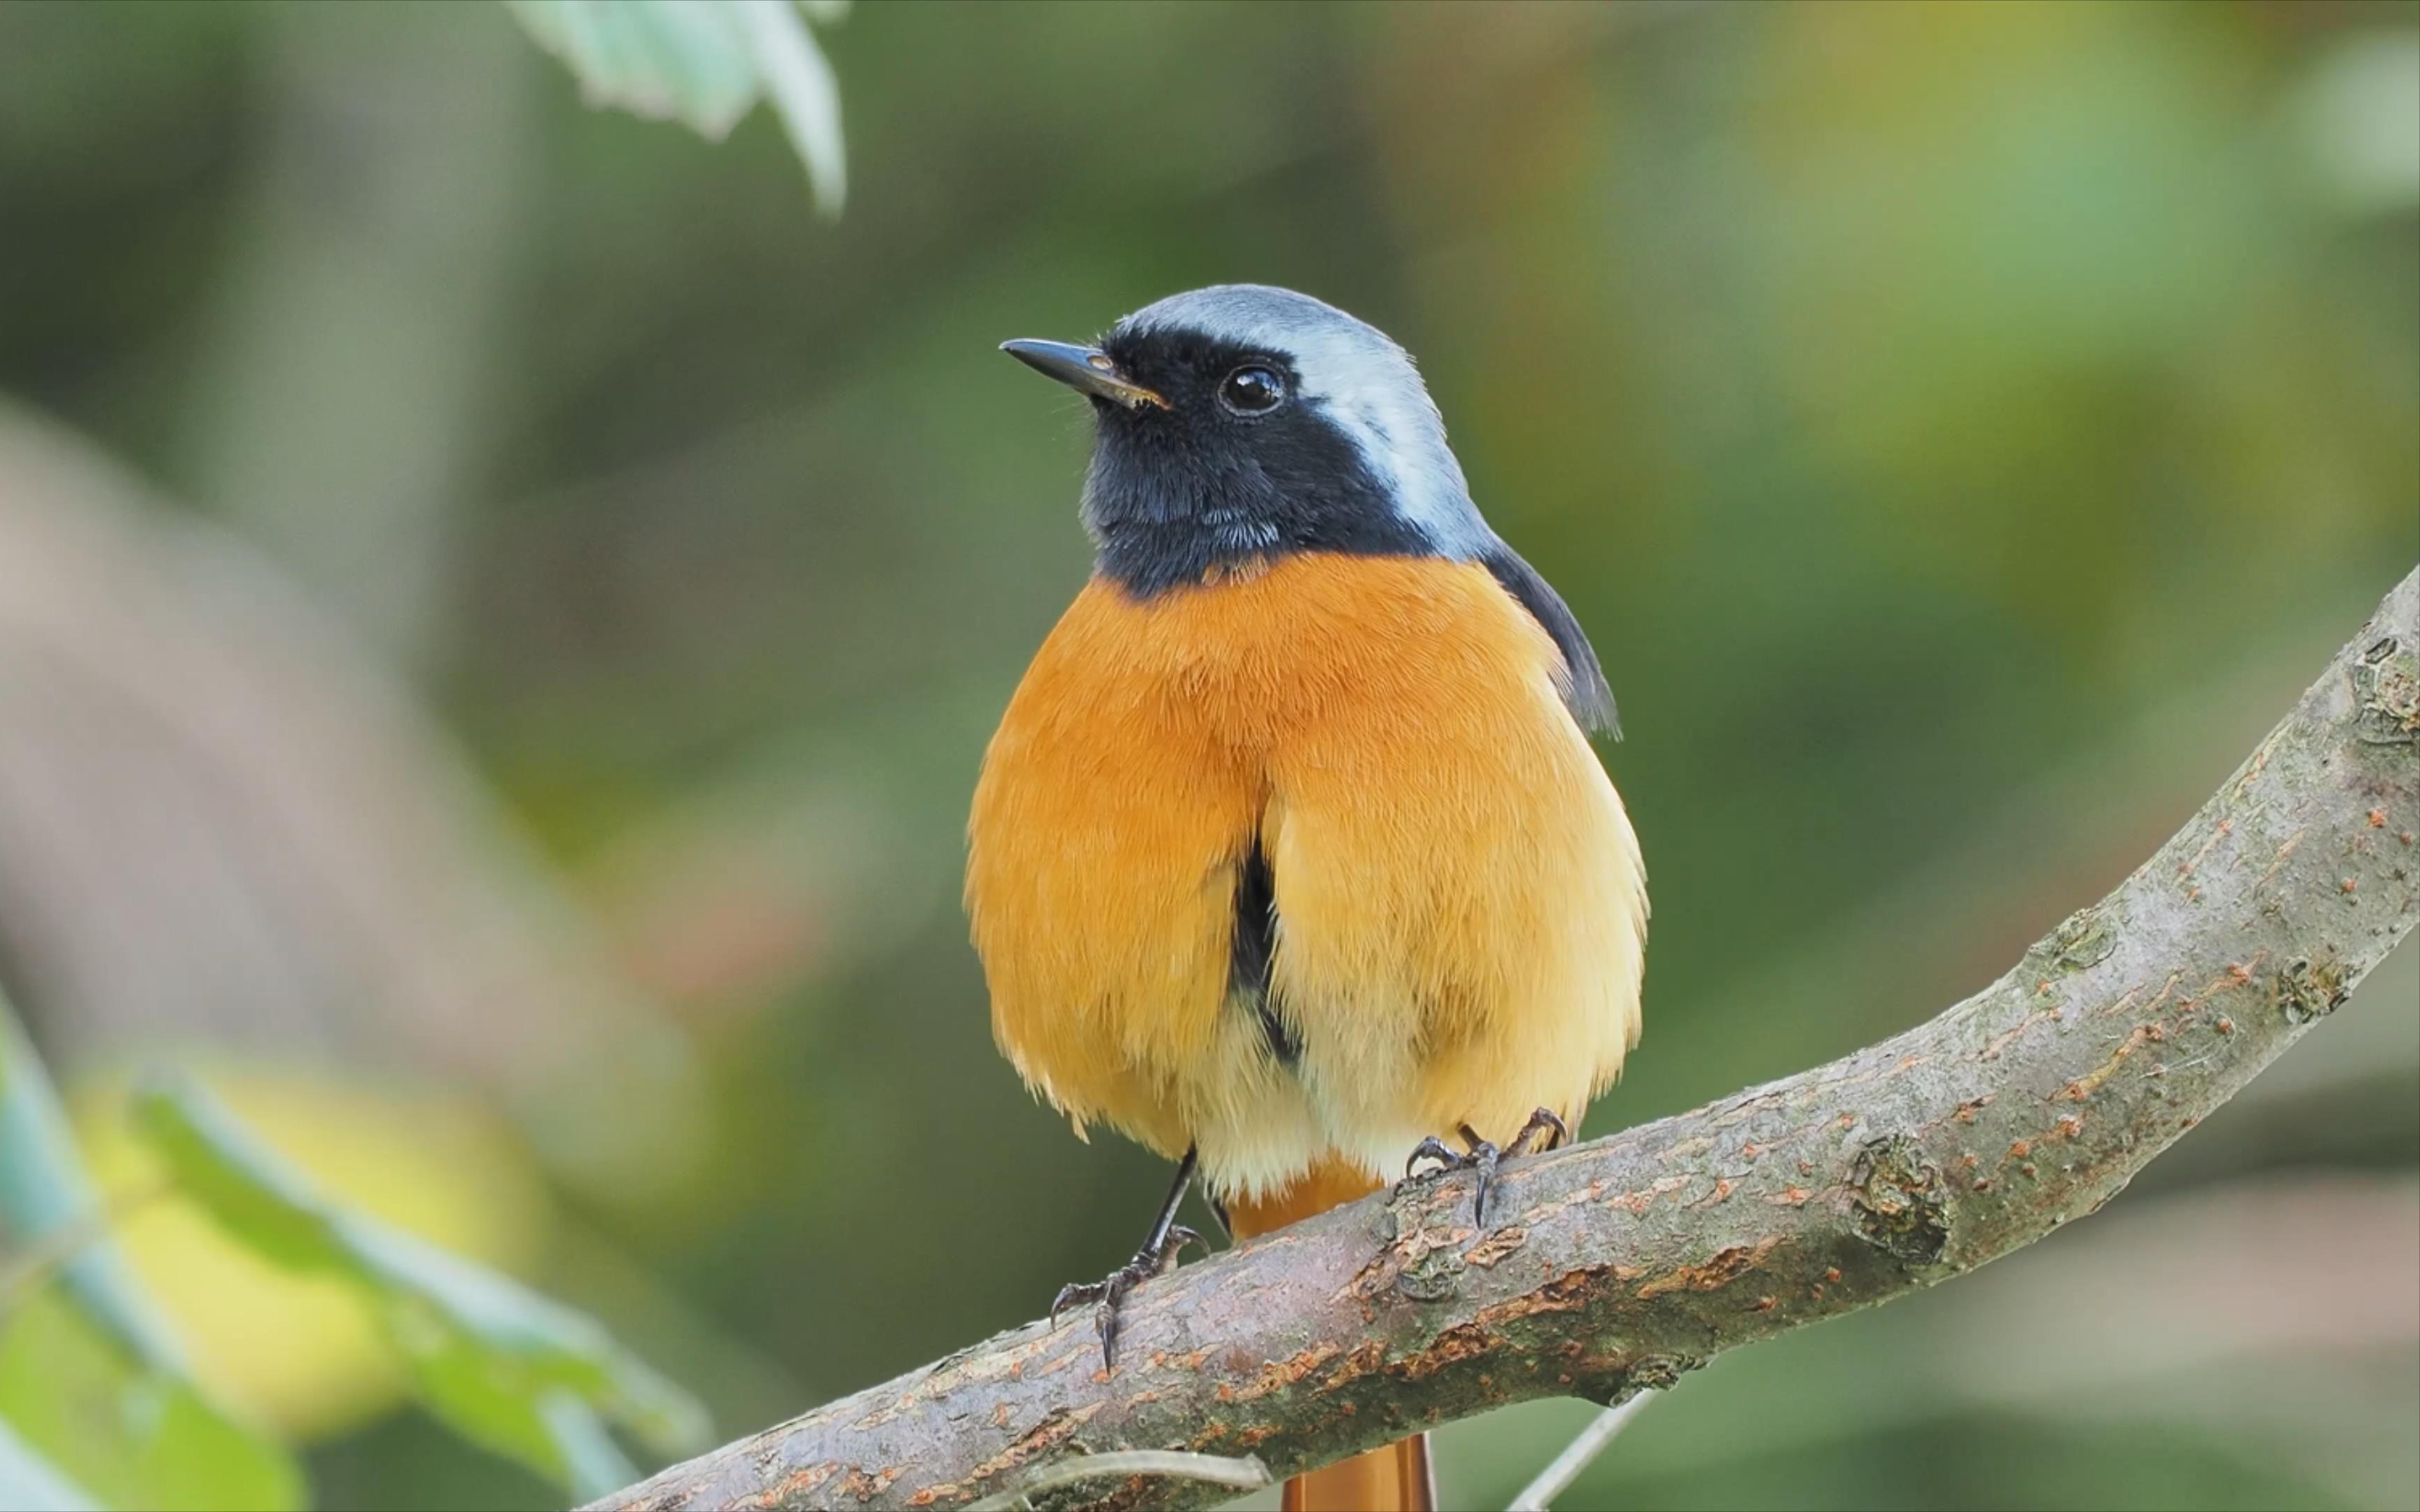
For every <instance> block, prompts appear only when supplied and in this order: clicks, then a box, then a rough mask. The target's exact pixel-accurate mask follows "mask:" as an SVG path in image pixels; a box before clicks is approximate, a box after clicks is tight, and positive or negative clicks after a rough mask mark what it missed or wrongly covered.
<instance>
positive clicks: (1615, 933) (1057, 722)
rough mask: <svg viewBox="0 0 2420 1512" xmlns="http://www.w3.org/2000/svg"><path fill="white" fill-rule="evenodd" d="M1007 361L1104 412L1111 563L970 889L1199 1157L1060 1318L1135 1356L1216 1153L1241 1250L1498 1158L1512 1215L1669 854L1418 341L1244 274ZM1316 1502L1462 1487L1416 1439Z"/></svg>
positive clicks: (1067, 1024)
mask: <svg viewBox="0 0 2420 1512" xmlns="http://www.w3.org/2000/svg"><path fill="white" fill-rule="evenodd" d="M1002 350H1004V351H1006V352H1007V353H1009V354H1010V355H1011V356H1013V357H1015V358H1016V359H1017V360H1018V361H1020V362H1022V363H1025V364H1026V365H1028V366H1030V367H1032V368H1033V369H1034V370H1036V371H1038V372H1040V373H1041V374H1043V375H1044V376H1045V377H1047V378H1053V379H1056V380H1057V381H1058V382H1060V383H1063V384H1065V385H1066V386H1068V387H1069V388H1072V389H1074V390H1075V391H1076V392H1077V393H1079V394H1081V395H1083V396H1084V398H1085V400H1086V401H1087V402H1088V407H1089V409H1090V410H1091V416H1092V421H1093V432H1094V444H1093V452H1092V460H1091V464H1090V468H1089V471H1087V473H1086V476H1085V482H1084V487H1083V494H1082V505H1081V516H1082V520H1083V523H1084V526H1085V529H1086V531H1087V532H1088V533H1089V534H1090V536H1091V538H1092V543H1093V548H1094V564H1093V571H1092V574H1091V577H1090V579H1089V580H1087V581H1086V582H1085V583H1084V585H1083V587H1082V588H1081V589H1080V591H1079V592H1078V594H1077V595H1076V598H1075V600H1074V602H1073V603H1072V604H1071V605H1070V606H1069V607H1068V609H1066V611H1065V613H1064V614H1063V616H1062V617H1061V619H1060V620H1059V621H1058V623H1057V625H1055V626H1054V627H1053V628H1052V629H1051V630H1050V632H1049V633H1048V635H1047V637H1046V638H1045V640H1043V642H1042V645H1041V647H1040V649H1039V650H1038V651H1037V652H1036V653H1035V655H1034V656H1033V659H1032V663H1031V665H1030V666H1029V667H1028V669H1027V671H1026V672H1025V674H1024V677H1023V679H1022V680H1021V681H1020V682H1019V684H1018V685H1017V687H1016V691H1015V692H1014V693H1013V694H1012V695H1011V697H1010V699H1009V702H1008V705H1007V708H1006V711H1005V713H1004V714H1003V716H1002V717H1001V723H1000V726H999V728H998V730H997V732H996V733H994V735H993V736H992V739H991V741H990V743H989V744H988V746H987V747H986V748H985V754H984V758H983V764H982V768H981V772H980V774H979V776H978V778H977V780H976V785H975V792H974V800H973V807H972V812H971V814H970V819H969V823H968V847H967V872H966V890H965V899H966V905H967V909H968V913H969V916H970V925H971V931H972V935H973V941H974V946H975V949H976V952H977V954H978V955H979V956H980V958H981V961H982V964H983V969H984V975H985V983H986V986H987V988H988V991H989V995H990V1005H991V1025H992V1029H993V1036H994V1039H995V1040H996V1041H997V1043H998V1044H999V1046H1000V1048H1001V1051H1002V1052H1003V1053H1004V1054H1005V1056H1006V1057H1007V1058H1008V1060H1009V1062H1010V1063H1011V1064H1012V1065H1013V1066H1014V1067H1015V1069H1016V1072H1017V1073H1018V1075H1020V1076H1021V1077H1022V1078H1023V1079H1024V1081H1025V1082H1026V1084H1027V1085H1028V1086H1029V1087H1030V1088H1032V1090H1033V1091H1034V1092H1035V1093H1036V1094H1037V1095H1038V1096H1039V1097H1040V1098H1042V1099H1043V1100H1045V1101H1047V1103H1049V1104H1051V1105H1052V1106H1053V1107H1054V1108H1056V1109H1057V1110H1058V1111H1059V1112H1060V1113H1061V1114H1063V1115H1064V1116H1065V1117H1066V1118H1067V1119H1070V1120H1071V1122H1072V1124H1073V1126H1074V1129H1075V1132H1076V1133H1077V1134H1078V1136H1079V1137H1080V1136H1083V1135H1085V1134H1086V1132H1087V1130H1088V1128H1089V1127H1090V1126H1091V1125H1093V1124H1095V1123H1100V1124H1107V1125H1109V1126H1110V1127H1112V1128H1115V1129H1117V1130H1119V1131H1121V1132H1123V1133H1124V1134H1126V1135H1128V1136H1129V1137H1131V1138H1133V1139H1134V1140H1136V1141H1138V1142H1139V1143H1140V1144H1141V1145H1143V1146H1144V1147H1145V1148H1147V1149H1151V1150H1153V1151H1155V1152H1156V1153H1158V1154H1159V1155H1161V1156H1163V1157H1165V1158H1167V1159H1170V1160H1172V1161H1174V1162H1176V1172H1175V1178H1174V1182H1173V1184H1172V1186H1171V1188H1170V1191H1169V1193H1168V1196H1167V1199H1166V1200H1165V1201H1164V1202H1163V1203H1162V1205H1161V1207H1160V1208H1159V1210H1158V1211H1157V1212H1156V1215H1155V1217H1154V1220H1153V1223H1152V1226H1151V1227H1150V1229H1149V1231H1148V1234H1147V1237H1146V1239H1145V1242H1144V1243H1143V1245H1142V1247H1141V1248H1140V1250H1139V1251H1137V1253H1136V1254H1135V1256H1134V1257H1133V1258H1132V1259H1131V1260H1129V1261H1128V1262H1127V1263H1126V1264H1125V1265H1124V1266H1122V1267H1120V1268H1119V1269H1118V1270H1117V1271H1115V1272H1113V1273H1110V1274H1109V1277H1108V1278H1107V1279H1106V1280H1104V1281H1101V1282H1095V1283H1085V1284H1081V1285H1077V1286H1070V1287H1068V1288H1065V1289H1064V1290H1063V1291H1062V1292H1061V1293H1060V1295H1059V1298H1058V1299H1057V1301H1056V1302H1055V1303H1054V1304H1053V1306H1052V1309H1051V1313H1052V1318H1053V1319H1054V1321H1055V1319H1057V1317H1058V1316H1059V1315H1060V1314H1061V1313H1062V1312H1063V1311H1064V1310H1065V1309H1066V1308H1068V1307H1070V1306H1077V1305H1083V1304H1091V1305H1092V1306H1093V1307H1094V1314H1095V1326H1096V1328H1097V1329H1098V1331H1099V1335H1100V1343H1101V1350H1102V1355H1103V1363H1104V1365H1105V1367H1107V1368H1109V1369H1112V1370H1113V1369H1115V1368H1116V1365H1115V1347H1116V1342H1117V1333H1116V1330H1117V1325H1118V1308H1119V1306H1120V1304H1122V1303H1123V1301H1124V1300H1125V1297H1126V1295H1127V1294H1128V1293H1129V1292H1131V1291H1132V1290H1133V1289H1134V1288H1137V1287H1138V1286H1140V1285H1142V1284H1144V1283H1146V1282H1147V1281H1149V1280H1151V1279H1152V1278H1154V1277H1156V1276H1158V1275H1161V1274H1164V1273H1166V1272H1167V1271H1169V1270H1170V1269H1171V1268H1172V1267H1173V1266H1174V1265H1175V1263H1176V1261H1177V1257H1178V1256H1179V1255H1180V1254H1181V1253H1182V1251H1183V1250H1184V1249H1185V1248H1186V1247H1187V1245H1189V1244H1193V1243H1198V1242H1201V1236H1200V1235H1198V1234H1197V1233H1195V1232H1194V1231H1193V1230H1191V1229H1189V1228H1187V1227H1183V1226H1181V1225H1178V1224H1177V1223H1176V1222H1175V1217H1176V1213H1177V1211H1178V1208H1179V1206H1180V1204H1181V1202H1182V1201H1183V1199H1184V1197H1185V1196H1186V1194H1187V1190H1188V1188H1189V1187H1190V1186H1191V1185H1192V1184H1193V1183H1194V1182H1195V1181H1197V1180H1198V1181H1199V1182H1200V1183H1201V1185H1202V1188H1203V1189H1204V1192H1205V1195H1206V1196H1207V1197H1208V1199H1209V1201H1210V1204H1211V1206H1212V1209H1213V1211H1216V1212H1217V1213H1218V1216H1219V1217H1220V1219H1221V1221H1222V1222H1223V1223H1224V1224H1225V1226H1226V1227H1227V1228H1228V1230H1229V1231H1230V1233H1231V1235H1232V1236H1233V1238H1234V1239H1235V1240H1237V1241H1239V1242H1240V1241H1242V1240H1246V1239H1249V1238H1252V1237H1254V1236H1256V1235H1261V1234H1265V1233H1267V1232H1269V1231H1271V1230H1273V1229H1276V1228H1279V1227H1283V1226H1285V1225H1287V1224H1290V1223H1293V1222H1295V1221H1297V1220H1300V1219H1302V1218H1305V1217H1308V1216H1310V1215H1311V1214H1312V1213H1316V1212H1319V1211H1324V1210H1326V1209H1328V1208H1330V1207H1334V1206H1337V1205H1339V1204H1342V1203H1343V1202H1347V1201H1350V1200H1353V1199H1355V1198H1357V1197H1360V1196H1365V1195H1367V1194H1369V1193H1371V1192H1373V1191H1376V1190H1379V1189H1381V1188H1382V1187H1384V1186H1386V1185H1387V1184H1388V1181H1389V1180H1393V1179H1395V1178H1396V1176H1397V1174H1398V1173H1401V1174H1402V1178H1403V1179H1404V1180H1410V1179H1412V1171H1413V1169H1414V1167H1416V1166H1419V1165H1423V1164H1427V1165H1433V1166H1435V1168H1436V1169H1437V1171H1438V1172H1444V1171H1449V1170H1453V1169H1468V1170H1470V1171H1472V1172H1473V1174H1474V1178H1475V1180H1474V1186H1475V1193H1474V1197H1473V1218H1474V1222H1475V1223H1476V1224H1478V1225H1479V1226H1481V1227H1484V1226H1485V1224H1486V1221H1487V1206H1488V1203H1489V1199H1490V1196H1491V1192H1492V1190H1493V1188H1494V1187H1495V1186H1496V1184H1497V1182H1498V1180H1499V1177H1498V1169H1499V1166H1501V1165H1503V1163H1504V1162H1506V1161H1508V1160H1511V1159H1512V1158H1514V1157H1517V1156H1519V1155H1521V1154H1524V1153H1527V1152H1528V1151H1529V1149H1530V1148H1531V1147H1532V1145H1533V1144H1535V1145H1537V1146H1538V1147H1539V1148H1545V1149H1550V1148H1552V1147H1553V1146H1554V1145H1555V1144H1557V1143H1559V1142H1561V1141H1562V1140H1563V1139H1566V1138H1568V1136H1569V1129H1570V1127H1571V1126H1572V1125H1574V1124H1576V1123H1577V1122H1578V1121H1579V1119H1580V1116H1581V1114H1582V1113H1583V1111H1584V1110H1585V1109H1586V1107H1587V1106H1588V1104H1589V1103H1590V1101H1591V1100H1592V1099H1593V1098H1595V1097H1596V1096H1597V1095H1598V1094H1599V1093H1601V1092H1603V1091H1604V1090H1605V1089H1606V1088H1607V1087H1608V1086H1609V1085H1610V1084H1611V1083H1612V1082H1613V1081H1614V1079H1615V1077H1616V1076H1617V1074H1618V1073H1619V1072H1621V1066H1622V1061H1623V1058H1624V1057H1625V1056H1626V1055H1627V1054H1628V1053H1629V1052H1630V1050H1631V1049H1632V1048H1633V1047H1634V1046H1635V1045H1636V1044H1637V1040H1638V1034H1639V991H1640V980H1641V975H1642V971H1643V963H1644V953H1645V945H1646V927H1647V914H1648V908H1647V894H1646V876H1645V870H1644V865H1643V863H1642V861H1641V858H1640V854H1639V847H1638V841H1637V835H1636V833H1635V831H1634V829H1633V827H1632V825H1631V821H1630V818H1629V816H1628V813H1627V811H1626V810H1625V809H1624V807H1623V803H1622V800H1621V796H1620V795H1619V794H1618V793H1617V792H1616V791H1615V788H1614V785H1613V782H1612V780H1611V779H1610V778H1609V777H1608V776H1607V774H1606V768H1605V765H1604V764H1603V762H1602V761H1601V760H1600V758H1599V755H1598V752H1597V748H1596V747H1595V746H1594V745H1592V744H1591V741H1590V735H1591V733H1606V734H1608V735H1616V736H1618V733H1619V731H1618V728H1617V719H1616V714H1615V707H1614V701H1613V697H1612V694H1611V692H1610V691H1609V690H1608V688H1607V686H1606V677H1605V673H1604V671H1603V669H1602V666H1601V664H1600V663H1599V660H1598V657H1597V655H1596V652H1595V650H1594V649H1593V648H1592V647H1591V646H1590V642H1589V639H1588V637H1587V636H1586V634H1584V633H1583V632H1582V630H1581V628H1580V626H1579V624H1578V622H1577V621H1576V620H1575V618H1574V616H1573V614H1572V611H1571V609H1569V608H1568V607H1567V606H1566V605H1565V604H1564V602H1563V600H1562V598H1561V597H1560V596H1559V595H1558V594H1556V592H1555V590H1554V589H1553V588H1551V587H1550V586H1548V585H1547V583H1546V581H1545V579H1544V578H1542V577H1541V576H1540V575H1539V574H1538V573H1537V572H1536V571H1535V570H1534V569H1533V568H1531V567H1530V565H1529V564H1528V563H1527V562H1526V561H1524V560H1523V559H1522V558H1521V556H1520V555H1519V554H1518V553H1517V552H1515V551H1514V550H1513V549H1512V547H1511V546H1509V545H1507V544H1506V543H1505V541H1504V540H1503V539H1502V538H1501V537H1500V536H1498V535H1497V533H1496V532H1495V531H1494V530H1493V529H1492V528H1491V527H1490V526H1489V525H1488V523H1487V521H1486V519H1485V518H1484V517H1482V516H1481V513H1480V511H1479V508H1478V506H1477V504H1476V503H1475V502H1474V501H1472V498H1471V492H1470V487H1469V485H1468V483H1467V481H1466V478H1465V476H1464V473H1463V470H1462V467H1461V464H1460V463H1459V462H1458V461H1457V460H1456V459H1455V456H1454V454H1453V451H1452V449H1451V447H1450V445H1449V444H1448V443H1447V439H1446V429H1445V424H1444V421H1443V419H1442V418H1441V416H1440V414H1439V412H1438V409H1437V407H1436V405H1435V402H1434V401H1433V400H1432V399H1431V397H1430V395H1429V393H1428V390H1427V387H1426V385H1425V384H1424V383H1423V382H1422V380H1421V378H1420V376H1419V371H1418V369H1417V368H1416V366H1415V365H1414V363H1413V361H1412V359H1411V357H1410V356H1409V354H1407V353H1406V352H1405V351H1404V348H1403V347H1400V346H1399V345H1397V344H1396V343H1395V342H1394V341H1392V340H1391V339H1389V338H1388V336H1386V335H1385V334H1383V333H1382V332H1379V331H1378V330H1376V329H1375V328H1374V327H1373V326H1371V325H1368V324H1366V323H1365V322H1363V321H1361V320H1359V319H1357V318H1356V317H1354V316H1350V315H1347V314H1345V313H1344V312H1343V311H1342V310H1340V309H1337V308H1336V307H1334V306H1332V305H1329V304H1327V303H1326V302H1324V301H1320V300H1317V299H1314V298H1312V297H1311V296H1309V295H1305V294H1299V293H1295V292H1294V291H1292V290H1289V289H1283V288H1277V287H1271V286H1267V285H1250V284H1233V285H1216V286H1213V287H1208V288H1202V289H1195V290H1192V291H1190V292H1187V293H1182V294H1176V295H1173V296H1171V297H1169V298H1166V299H1162V300H1160V301H1157V302H1156V303H1153V304H1150V305H1148V306H1146V307H1144V308H1142V309H1140V310H1139V311H1136V312H1135V313H1133V314H1131V315H1128V316H1125V317H1124V318H1123V319H1120V320H1118V321H1117V322H1116V323H1115V324H1114V325H1113V326H1112V327H1111V328H1110V329H1109V332H1107V333H1106V334H1105V335H1103V336H1102V337H1100V338H1099V339H1098V341H1097V342H1095V343H1094V344H1091V345H1085V344H1077V343H1066V342H1056V341H1032V340H1020V341H1011V342H1007V343H1005V344H1003V347H1002ZM1449 1141H1451V1142H1452V1143H1449ZM1457 1145H1458V1147H1459V1148H1456V1147H1457ZM1421 1179H1422V1180H1427V1179H1430V1177H1429V1174H1428V1173H1423V1175H1422V1177H1421ZM1205 1247H1206V1246H1205ZM1285 1498H1286V1500H1285V1503H1284V1504H1285V1505H1286V1506H1287V1507H1288V1508H1289V1509H1295V1512H1323V1509H1329V1508H1337V1509H1342V1508H1351V1509H1356V1512H1359V1509H1368V1508H1390V1509H1419V1508H1429V1507H1433V1506H1434V1505H1435V1488H1434V1481H1433V1476H1432V1474H1431V1471H1430V1467H1429V1460H1428V1454H1427V1446H1426V1443H1425V1436H1424V1435H1419V1436H1415V1437H1413V1438H1412V1439H1409V1440H1406V1441H1404V1442H1403V1443H1397V1444H1392V1445H1388V1446H1385V1447H1381V1448H1379V1449H1375V1450H1372V1451H1368V1452H1366V1453H1364V1454H1362V1455H1359V1456H1357V1457H1355V1458H1352V1459H1348V1460H1345V1461H1343V1462H1342V1463H1340V1464H1336V1465H1331V1466H1328V1467H1326V1468H1324V1469H1321V1470H1318V1471H1314V1472H1312V1473H1310V1474H1308V1475H1305V1476H1298V1477H1296V1478H1295V1480H1293V1481H1292V1482H1290V1483H1289V1485H1288V1487H1287V1489H1286V1492H1285Z"/></svg>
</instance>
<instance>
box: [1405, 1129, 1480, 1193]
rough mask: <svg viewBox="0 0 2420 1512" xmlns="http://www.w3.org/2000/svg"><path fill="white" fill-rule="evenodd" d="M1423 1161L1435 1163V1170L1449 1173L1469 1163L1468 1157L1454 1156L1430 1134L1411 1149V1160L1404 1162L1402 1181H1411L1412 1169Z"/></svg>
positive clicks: (1442, 1143) (1441, 1142)
mask: <svg viewBox="0 0 2420 1512" xmlns="http://www.w3.org/2000/svg"><path fill="white" fill-rule="evenodd" d="M1424 1160H1433V1161H1435V1162H1436V1163H1437V1169H1438V1170H1440V1171H1450V1170H1456V1169H1459V1168H1460V1167H1461V1166H1463V1165H1466V1164H1467V1163H1468V1161H1469V1157H1468V1156H1466V1155H1457V1154H1455V1153H1454V1152H1453V1151H1452V1150H1450V1149H1446V1148H1445V1144H1444V1142H1443V1141H1441V1140H1440V1139H1438V1138H1437V1136H1436V1135H1435V1134H1431V1135H1429V1136H1428V1137H1427V1138H1426V1139H1423V1140H1421V1141H1420V1142H1419V1144H1418V1145H1416V1146H1414V1147H1413V1149H1412V1158H1411V1159H1409V1160H1407V1161H1405V1162H1404V1180H1406V1181H1408V1180H1411V1179H1412V1167H1413V1166H1415V1165H1419V1163H1420V1162H1422V1161H1424Z"/></svg>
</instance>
